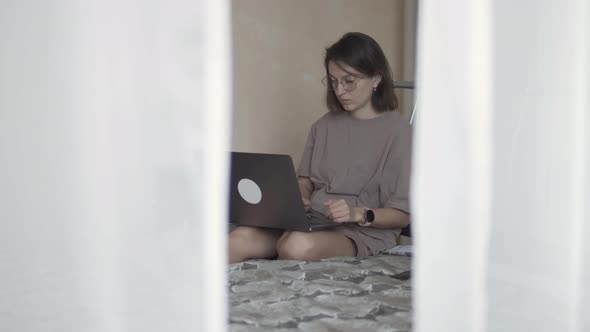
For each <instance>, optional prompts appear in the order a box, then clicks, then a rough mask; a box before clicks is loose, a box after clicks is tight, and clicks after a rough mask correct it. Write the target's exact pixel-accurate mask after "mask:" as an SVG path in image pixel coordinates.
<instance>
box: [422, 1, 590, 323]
mask: <svg viewBox="0 0 590 332" xmlns="http://www.w3.org/2000/svg"><path fill="white" fill-rule="evenodd" d="M588 18H589V6H588V4H587V3H586V1H583V0H570V1H563V2H559V3H556V2H554V1H548V0H547V1H536V2H530V1H507V0H506V1H475V2H460V3H459V4H457V2H455V1H453V2H452V3H451V2H450V1H443V2H441V1H421V2H420V16H419V33H420V35H419V41H418V45H419V48H418V49H419V52H418V54H419V56H418V73H419V74H418V93H419V94H420V95H421V96H422V99H423V102H422V105H421V107H420V110H419V113H418V117H417V120H416V135H417V137H416V142H417V144H416V153H415V156H416V157H415V158H416V160H415V165H416V166H415V170H414V188H415V190H414V197H413V199H414V211H415V218H414V223H415V229H416V231H415V233H416V236H417V239H416V244H417V249H416V254H417V258H416V263H415V267H416V270H417V277H416V279H415V289H416V297H415V304H416V327H417V330H418V331H433V330H437V331H454V332H456V331H523V330H534V331H586V330H587V329H588V327H589V325H588V324H589V323H588V319H587V318H586V317H587V315H586V311H587V310H586V309H585V308H586V307H587V306H586V304H587V303H588V302H589V298H590V290H589V288H588V287H587V284H588V281H590V280H589V278H588V272H587V271H588V269H587V267H586V265H587V264H585V262H586V261H587V260H588V259H589V258H590V255H589V254H590V248H589V247H590V246H589V245H588V244H587V241H585V239H586V238H587V236H586V235H588V234H590V233H589V230H588V226H587V222H588V221H590V217H589V214H588V208H587V206H589V205H590V196H589V195H588V192H589V189H588V188H590V178H589V176H588V172H589V171H588V170H589V167H588V166H589V165H588V161H589V158H590V150H589V149H588V146H589V145H590V136H589V134H588V133H589V132H590V121H589V116H588V109H589V106H590V105H589V103H588V96H587V95H588V92H589V91H590V85H589V81H588V77H590V75H589V74H590V72H589V65H590V60H589V59H590V56H589V43H590V26H589V24H588V23H587V22H588Z"/></svg>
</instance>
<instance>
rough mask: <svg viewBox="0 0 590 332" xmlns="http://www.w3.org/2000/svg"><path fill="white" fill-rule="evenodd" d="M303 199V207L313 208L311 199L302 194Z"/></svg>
mask: <svg viewBox="0 0 590 332" xmlns="http://www.w3.org/2000/svg"><path fill="white" fill-rule="evenodd" d="M301 201H302V202H303V207H304V208H305V209H306V210H309V208H311V201H310V200H309V199H307V198H305V197H303V196H301Z"/></svg>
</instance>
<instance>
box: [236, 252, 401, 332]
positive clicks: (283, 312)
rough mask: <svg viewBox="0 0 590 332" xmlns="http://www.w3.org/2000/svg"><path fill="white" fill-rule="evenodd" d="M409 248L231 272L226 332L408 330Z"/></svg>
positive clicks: (252, 265)
mask: <svg viewBox="0 0 590 332" xmlns="http://www.w3.org/2000/svg"><path fill="white" fill-rule="evenodd" d="M410 266H411V246H398V247H396V248H393V249H390V250H389V251H385V252H382V253H381V254H380V255H378V256H373V257H365V258H358V257H336V258H330V259H324V260H322V261H320V262H304V261H285V260H250V261H246V262H242V263H237V264H232V265H230V267H229V285H228V286H229V303H230V331H232V332H238V331H285V332H286V331H410V330H411V327H412V296H411V281H410V279H409V270H410Z"/></svg>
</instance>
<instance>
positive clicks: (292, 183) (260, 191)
mask: <svg viewBox="0 0 590 332" xmlns="http://www.w3.org/2000/svg"><path fill="white" fill-rule="evenodd" d="M230 222H232V223H234V224H237V225H246V226H257V227H267V228H280V229H288V230H299V231H309V230H311V229H310V226H309V225H308V224H307V223H306V218H305V208H304V207H303V203H302V201H301V193H300V191H299V186H298V184H297V176H296V174H295V169H294V166H293V160H292V159H291V157H290V156H288V155H278V154H262V153H245V152H232V154H231V178H230Z"/></svg>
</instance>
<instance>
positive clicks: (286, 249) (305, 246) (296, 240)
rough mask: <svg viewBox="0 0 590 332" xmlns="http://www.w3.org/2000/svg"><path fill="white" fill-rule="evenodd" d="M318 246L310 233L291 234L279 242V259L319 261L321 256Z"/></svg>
mask: <svg viewBox="0 0 590 332" xmlns="http://www.w3.org/2000/svg"><path fill="white" fill-rule="evenodd" d="M318 248H319V246H318V244H317V243H316V241H315V238H314V237H313V236H311V234H309V233H302V232H291V233H289V234H288V235H286V236H284V237H282V238H281V239H280V240H279V241H278V242H277V254H278V258H279V259H291V260H302V261H303V260H317V259H318V257H319V256H320V253H319V252H318Z"/></svg>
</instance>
